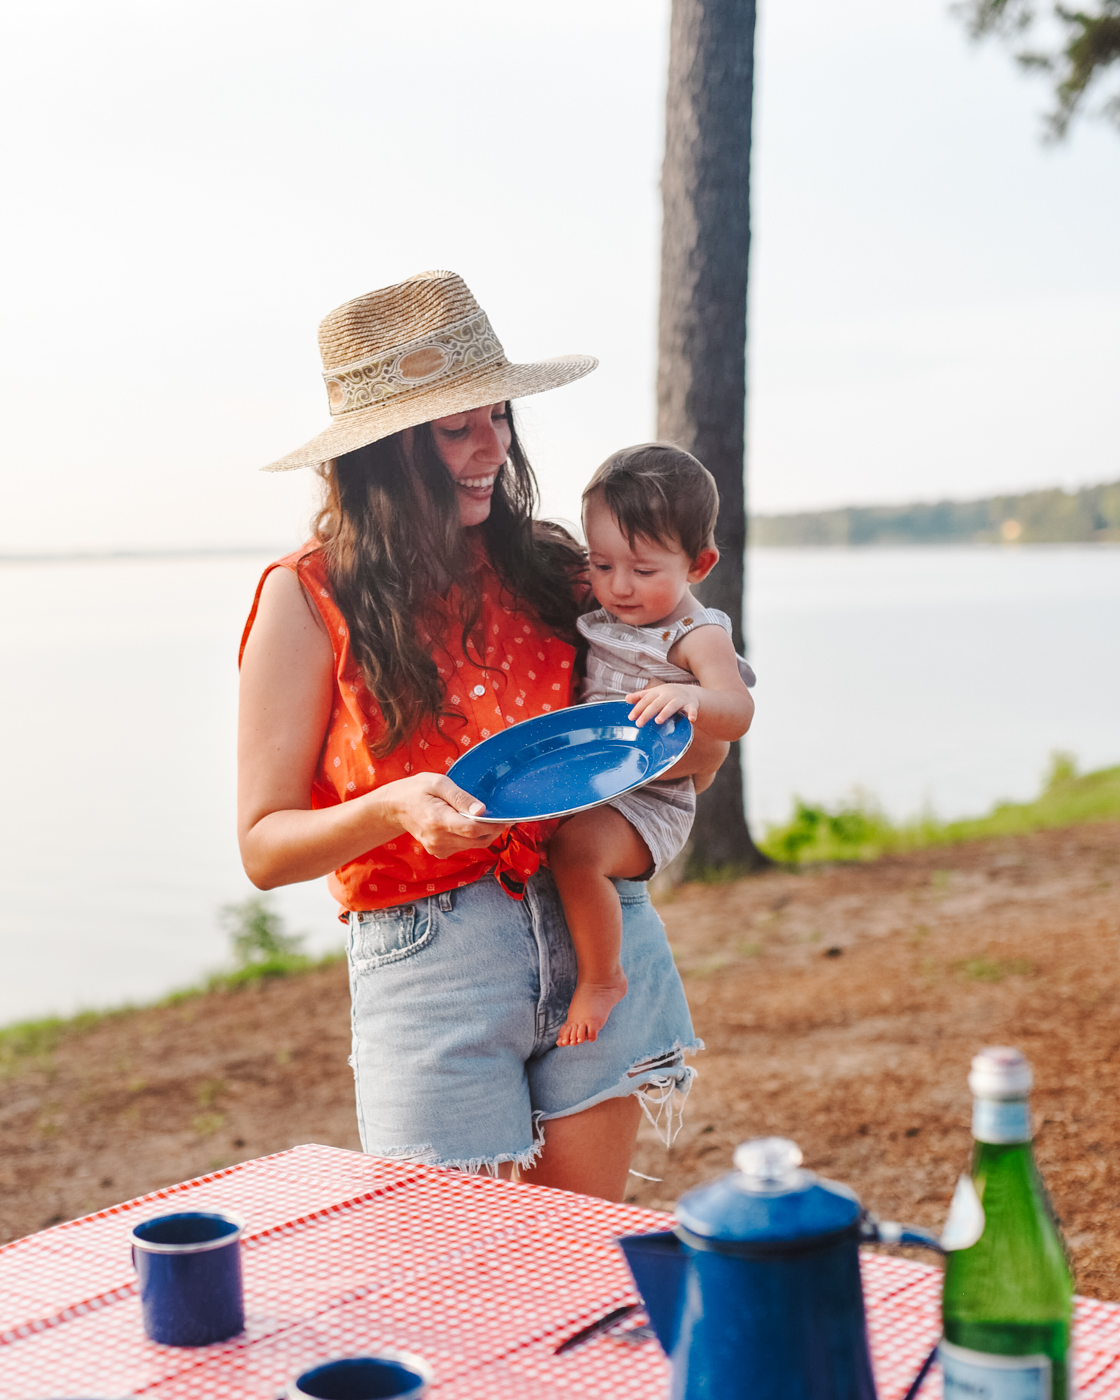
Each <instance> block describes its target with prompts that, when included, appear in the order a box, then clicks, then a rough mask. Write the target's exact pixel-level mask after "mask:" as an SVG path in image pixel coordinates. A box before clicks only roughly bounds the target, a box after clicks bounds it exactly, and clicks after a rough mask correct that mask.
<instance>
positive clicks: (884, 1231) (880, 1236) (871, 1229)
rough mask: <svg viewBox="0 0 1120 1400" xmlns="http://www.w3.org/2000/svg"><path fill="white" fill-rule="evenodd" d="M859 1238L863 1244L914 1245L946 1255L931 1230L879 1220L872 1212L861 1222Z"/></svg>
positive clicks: (866, 1214)
mask: <svg viewBox="0 0 1120 1400" xmlns="http://www.w3.org/2000/svg"><path fill="white" fill-rule="evenodd" d="M859 1237H860V1243H861V1244H913V1245H917V1246H919V1248H921V1249H932V1250H933V1252H934V1253H935V1254H944V1253H945V1250H944V1248H943V1247H942V1244H941V1241H940V1240H939V1239H938V1238H937V1236H936V1235H935V1234H932V1233H931V1232H930V1231H929V1230H923V1229H922V1228H921V1226H920V1225H900V1224H899V1223H898V1221H897V1220H879V1219H878V1218H877V1217H876V1216H874V1215H872V1214H871V1212H870V1211H864V1213H863V1217H862V1219H861V1220H860V1227H859Z"/></svg>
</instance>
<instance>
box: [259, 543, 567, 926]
mask: <svg viewBox="0 0 1120 1400" xmlns="http://www.w3.org/2000/svg"><path fill="white" fill-rule="evenodd" d="M277 568H281V569H290V570H291V571H292V573H294V574H295V575H296V576H297V578H298V579H299V581H300V582H301V583H302V584H303V587H304V590H305V592H306V594H307V596H308V597H309V598H310V599H311V601H312V602H313V603H314V604H315V606H316V608H317V609H318V610H319V615H320V616H321V617H322V619H323V622H324V624H325V626H326V629H327V633H328V635H329V636H330V639H331V647H332V649H333V651H334V703H333V705H332V706H331V718H330V723H329V724H328V726H327V733H326V736H325V738H324V741H323V749H322V753H321V754H320V756H319V765H318V768H317V770H316V773H315V777H314V780H313V782H312V785H311V806H312V807H313V808H315V809H318V808H320V807H333V806H335V805H336V804H337V803H339V802H347V801H349V800H350V799H352V798H355V797H361V795H362V794H363V793H366V792H370V791H371V790H372V789H374V788H378V787H381V786H382V785H383V784H385V783H391V782H393V781H395V780H396V779H398V778H405V777H408V775H409V774H411V773H424V772H427V773H445V772H446V771H447V769H448V768H450V767H451V765H452V764H453V763H454V762H455V760H456V758H458V757H459V755H460V754H462V753H464V752H465V751H466V750H467V749H468V748H469V747H470V746H471V745H472V744H477V743H480V742H481V741H482V740H483V739H486V738H489V736H490V735H491V734H496V733H497V732H498V731H499V730H502V729H508V728H509V727H510V726H511V725H513V724H517V723H518V721H520V720H523V719H528V718H529V717H530V716H531V715H540V714H546V713H547V712H548V711H549V710H557V709H561V708H562V707H564V706H566V705H570V704H571V703H572V672H573V665H574V661H575V655H576V653H575V648H574V647H571V646H569V645H568V644H567V643H566V642H562V641H560V640H559V638H557V637H555V636H553V635H552V633H551V632H549V631H548V629H547V628H546V627H545V626H544V625H543V624H542V623H541V622H539V621H538V619H537V618H536V617H535V615H534V614H532V613H531V612H529V611H528V610H527V609H526V608H525V607H523V606H519V605H518V603H517V600H516V599H514V598H513V597H511V595H510V594H509V592H508V590H506V589H505V588H504V587H503V586H502V583H501V580H500V579H499V578H498V576H497V574H496V573H495V571H494V569H493V567H492V566H491V565H490V563H489V561H488V560H487V559H486V558H485V557H482V558H481V559H480V561H479V564H478V568H479V571H480V575H481V577H480V596H481V611H480V614H479V623H478V628H477V632H476V635H477V636H478V637H480V638H484V640H485V645H484V646H483V647H482V651H483V653H484V654H483V658H482V659H483V662H484V663H485V664H484V665H482V666H480V665H478V664H477V662H476V661H472V660H471V658H470V656H469V655H468V654H466V653H465V652H464V650H463V645H462V637H461V628H460V626H459V625H458V624H457V621H456V618H457V614H458V607H457V605H458V603H459V601H460V600H459V597H458V589H457V587H455V588H452V590H451V591H450V593H449V594H448V597H447V600H446V618H447V626H446V628H445V632H446V635H443V636H439V637H431V636H428V635H426V634H424V633H421V635H420V636H418V638H417V645H418V646H423V647H425V648H426V649H427V650H428V651H429V652H430V654H431V656H432V658H433V660H434V661H435V662H436V665H437V667H438V670H439V674H440V677H441V678H442V679H443V682H444V687H445V694H446V697H447V701H446V703H447V708H448V710H449V711H454V712H455V713H453V714H450V715H444V716H442V717H441V719H440V720H439V723H438V724H435V725H433V724H427V725H422V726H421V727H420V728H419V729H417V730H416V731H415V732H414V733H413V734H412V736H411V738H409V739H408V741H407V742H406V743H404V744H401V745H400V746H399V747H398V748H396V749H394V750H393V752H392V753H390V754H389V755H387V757H385V758H374V757H373V754H372V753H371V747H372V746H374V745H376V743H377V740H378V739H379V738H380V736H381V735H382V734H383V733H384V732H385V721H384V719H383V718H382V716H381V711H380V708H379V707H378V705H377V702H376V700H375V699H374V698H373V697H372V696H371V695H370V694H369V692H368V691H367V690H366V687H365V682H364V681H363V679H362V673H361V671H360V669H359V667H358V664H357V662H356V661H355V660H354V657H353V656H352V654H351V651H350V632H349V629H348V627H347V626H346V621H345V619H344V618H343V616H342V614H341V612H340V611H339V609H338V605H337V604H336V603H335V600H334V597H333V596H332V594H331V590H330V585H329V583H328V582H327V576H326V567H325V564H324V561H323V556H322V551H321V550H320V549H319V547H318V545H315V544H308V545H305V546H304V547H303V548H302V549H298V550H296V551H295V553H293V554H289V555H287V556H286V557H285V558H283V559H278V560H277V561H276V562H275V563H274V564H270V565H269V566H268V568H267V569H266V570H265V571H264V573H263V574H262V575H261V581H260V583H259V584H258V585H257V592H256V596H255V597H254V599H253V607H252V611H251V612H250V613H249V619H248V621H247V622H246V624H245V631H244V634H243V635H242V638H241V654H244V651H245V643H246V641H247V639H248V636H249V633H250V631H251V630H252V627H253V622H254V620H255V619H256V616H257V608H258V605H259V603H260V596H261V589H262V587H263V586H264V581H265V579H266V578H267V577H268V575H269V574H270V573H271V572H272V570H273V569H277ZM471 651H472V652H475V655H476V656H477V655H478V653H477V651H475V648H474V646H473V645H472V647H471ZM238 659H239V661H240V655H239V658H238ZM556 825H557V823H556V822H532V823H521V824H520V825H518V826H515V827H513V828H512V829H511V831H510V832H509V834H508V836H507V837H504V838H502V839H500V840H499V841H496V842H495V843H494V844H493V845H492V846H491V847H489V848H488V849H481V848H480V849H477V850H470V851H461V852H460V853H459V854H458V855H454V856H449V857H447V858H446V859H445V860H437V859H436V857H435V856H430V855H428V853H427V852H426V851H425V850H424V848H423V846H421V845H420V843H419V842H418V841H416V840H415V839H414V838H413V837H412V836H411V835H409V833H408V832H404V833H403V834H402V835H400V836H398V837H396V839H395V840H393V841H387V842H385V844H384V845H382V846H377V847H376V848H375V849H374V850H372V851H367V852H366V853H365V855H362V856H359V857H358V858H357V859H356V860H351V861H347V863H346V864H345V865H343V866H341V867H340V868H339V869H338V870H336V871H335V872H334V874H333V875H331V876H329V877H328V880H327V883H328V885H329V886H330V890H331V893H332V894H333V895H334V897H335V898H336V899H337V900H338V902H339V903H340V904H341V905H342V907H343V909H345V910H351V909H353V910H366V909H385V908H389V907H390V906H392V905H394V904H407V903H408V902H409V901H410V900H413V899H421V898H423V897H424V896H426V895H429V894H440V893H442V892H443V891H444V890H450V889H455V888H457V887H459V886H462V885H469V884H471V883H472V882H473V881H475V880H478V879H480V878H481V877H482V876H483V875H485V874H487V873H488V872H490V871H493V872H494V873H495V874H496V875H497V877H498V879H499V880H500V882H501V884H502V886H503V888H504V889H505V890H506V892H507V893H508V894H510V895H512V896H513V897H514V898H520V897H521V894H522V893H523V891H524V883H525V881H526V880H527V879H528V878H529V876H530V875H532V874H533V872H534V871H535V870H536V869H537V867H538V865H539V864H540V862H541V855H542V851H543V847H544V843H545V842H546V841H547V839H548V837H549V836H551V834H552V832H553V831H554V830H555V828H556Z"/></svg>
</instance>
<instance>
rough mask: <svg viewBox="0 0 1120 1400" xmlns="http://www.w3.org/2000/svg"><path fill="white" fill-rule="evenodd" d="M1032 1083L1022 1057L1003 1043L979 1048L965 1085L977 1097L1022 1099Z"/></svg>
mask: <svg viewBox="0 0 1120 1400" xmlns="http://www.w3.org/2000/svg"><path fill="white" fill-rule="evenodd" d="M1033 1083H1034V1076H1033V1075H1032V1074H1031V1067H1030V1064H1029V1063H1028V1061H1027V1058H1026V1056H1025V1055H1024V1054H1023V1053H1022V1052H1021V1051H1019V1050H1013V1049H1011V1047H1010V1046H1007V1045H992V1046H989V1047H988V1049H987V1050H981V1051H980V1053H979V1055H977V1056H976V1057H975V1059H974V1060H973V1061H972V1073H971V1074H970V1075H969V1076H968V1087H969V1088H970V1089H971V1090H972V1093H973V1095H974V1097H976V1098H978V1099H1025V1098H1026V1097H1027V1095H1028V1094H1029V1093H1030V1091H1031V1085H1032V1084H1033Z"/></svg>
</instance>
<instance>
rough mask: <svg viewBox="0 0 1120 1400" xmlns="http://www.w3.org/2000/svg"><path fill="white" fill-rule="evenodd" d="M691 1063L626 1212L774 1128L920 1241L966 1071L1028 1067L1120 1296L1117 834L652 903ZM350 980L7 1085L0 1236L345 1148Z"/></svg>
mask: <svg viewBox="0 0 1120 1400" xmlns="http://www.w3.org/2000/svg"><path fill="white" fill-rule="evenodd" d="M661 910H662V914H663V917H664V919H665V923H666V927H667V928H668V931H669V936H670V939H671V941H672V943H673V947H674V950H675V951H676V954H677V958H678V962H679V964H680V967H681V971H682V973H683V974H684V976H685V981H686V986H687V988H688V994H689V999H690V1001H691V1003H692V1007H693V1014H694V1017H695V1021H696V1026H697V1030H698V1032H699V1034H700V1035H701V1036H702V1037H703V1039H704V1040H705V1041H706V1043H707V1046H708V1049H707V1050H706V1051H705V1052H704V1053H702V1054H701V1055H700V1056H698V1058H697V1065H698V1068H699V1069H700V1077H699V1079H698V1081H697V1083H696V1086H695V1088H694V1090H693V1095H692V1098H691V1100H690V1102H689V1106H688V1109H687V1112H686V1117H685V1125H684V1128H683V1130H682V1131H681V1133H680V1135H679V1137H678V1138H677V1140H676V1142H675V1144H674V1145H673V1147H672V1148H671V1149H670V1150H669V1151H668V1152H666V1151H665V1150H664V1149H663V1148H662V1147H661V1146H660V1145H659V1144H658V1143H657V1141H656V1139H655V1138H654V1136H653V1134H652V1132H651V1131H649V1130H648V1129H643V1133H642V1137H641V1139H640V1145H639V1151H638V1155H637V1157H636V1159H635V1163H634V1165H635V1167H636V1168H637V1169H638V1170H639V1171H642V1172H644V1173H646V1174H647V1175H648V1176H655V1177H660V1178H661V1180H660V1181H659V1182H646V1181H640V1180H638V1179H637V1178H633V1180H634V1182H635V1190H634V1191H633V1194H632V1196H631V1197H630V1199H632V1200H634V1201H637V1202H640V1203H642V1204H646V1205H654V1206H665V1207H667V1206H670V1205H671V1204H672V1202H673V1201H674V1199H675V1198H676V1197H677V1196H678V1195H679V1194H680V1193H681V1191H683V1190H684V1189H686V1188H687V1187H689V1186H691V1185H693V1184H694V1183H696V1182H698V1181H701V1180H704V1179H706V1178H709V1177H711V1176H713V1175H715V1174H716V1173H718V1172H720V1171H722V1170H725V1169H727V1167H728V1166H729V1165H730V1155H731V1150H732V1148H733V1147H734V1145H735V1143H736V1142H738V1141H740V1140H741V1139H743V1138H745V1137H752V1136H757V1135H760V1134H768V1133H781V1134H785V1135H788V1136H790V1137H793V1138H795V1139H796V1140H797V1141H798V1142H799V1143H800V1144H801V1146H802V1148H803V1150H804V1153H805V1160H806V1163H807V1165H809V1166H811V1167H813V1168H814V1169H816V1170H818V1171H820V1172H822V1173H823V1174H825V1175H827V1176H831V1177H834V1178H836V1179H838V1180H841V1181H846V1182H848V1183H849V1184H850V1185H852V1186H854V1187H855V1188H856V1190H858V1191H859V1193H860V1195H861V1197H862V1198H863V1200H864V1202H865V1203H866V1204H867V1205H868V1206H870V1207H871V1208H872V1209H873V1210H875V1211H876V1212H877V1213H878V1214H879V1215H880V1216H882V1217H884V1218H891V1219H900V1220H908V1221H912V1222H915V1223H918V1224H925V1225H938V1224H939V1223H940V1222H941V1221H942V1219H943V1218H944V1215H945V1211H946V1208H947V1205H948V1201H949V1198H950V1196H951V1194H952V1189H953V1184H954V1182H955V1180H956V1177H957V1175H958V1173H959V1172H960V1171H961V1170H962V1169H963V1167H964V1166H965V1164H966V1162H967V1159H968V1153H969V1141H970V1139H969V1131H968V1123H969V1104H970V1100H969V1095H968V1089H967V1086H966V1083H965V1078H966V1075H967V1072H968V1065H969V1060H970V1057H971V1056H972V1054H973V1053H974V1052H975V1051H976V1050H977V1049H978V1048H980V1047H981V1046H983V1045H986V1044H1014V1045H1018V1046H1020V1047H1021V1048H1022V1049H1023V1050H1024V1051H1026V1053H1027V1054H1028V1055H1029V1056H1030V1057H1031V1059H1032V1061H1033V1063H1034V1066H1035V1074H1036V1080H1037V1087H1036V1092H1035V1095H1034V1108H1035V1117H1036V1124H1037V1127H1038V1143H1037V1150H1038V1157H1039V1161H1040V1164H1041V1166H1042V1169H1043V1172H1044V1174H1045V1176H1046V1179H1047V1183H1048V1185H1049V1187H1050V1191H1051V1194H1052V1196H1053V1198H1054V1202H1055V1205H1056V1208H1057V1211H1058V1213H1059V1215H1060V1217H1061V1219H1062V1222H1063V1228H1064V1230H1065V1233H1066V1238H1067V1240H1068V1243H1069V1245H1070V1248H1071V1251H1072V1254H1073V1257H1074V1260H1075V1264H1076V1269H1077V1282H1078V1287H1079V1288H1080V1290H1081V1291H1082V1292H1085V1293H1088V1294H1090V1295H1093V1296H1096V1297H1104V1298H1114V1299H1120V1103H1118V1097H1117V1089H1118V1086H1120V995H1118V994H1120V958H1118V954H1120V823H1118V822H1108V823H1100V824H1098V825H1093V826H1083V827H1076V828H1071V829H1069V830H1065V831H1051V832H1043V833H1038V834H1035V835H1032V836H1027V837H1015V838H1004V839H999V840H992V841H984V842H976V843H973V844H969V845H963V846H958V847H952V848H943V849H938V850H932V851H922V852H917V853H914V854H910V855H906V856H901V857H894V858H889V859H884V860H881V861H878V862H876V863H875V864H872V865H864V866H845V867H831V868H827V869H819V870H814V871H811V872H807V873H800V874H795V873H789V872H785V871H780V872H774V873H770V874H767V875H764V876H761V877H756V878H755V879H752V880H745V881H741V882H738V883H735V884H728V885H716V886H707V887H705V886H685V887H683V888H682V889H680V890H679V891H677V892H676V893H675V895H673V896H672V897H670V898H668V899H663V900H662V901H661ZM348 1042H349V1016H348V1006H347V988H346V977H345V971H344V969H343V967H342V966H340V965H339V966H333V967H329V968H326V969H323V970H321V971H318V972H315V973H312V974H309V975H307V976H304V977H297V978H291V979H286V980H281V981H276V982H273V983H271V984H268V985H264V986H260V987H257V988H255V989H250V990H247V991H244V992H240V993H215V994H211V995H209V996H206V997H200V998H197V999H195V1000H192V1001H189V1002H186V1003H184V1004H181V1005H178V1006H172V1007H166V1008H162V1009H156V1010H150V1011H141V1012H137V1013H134V1014H131V1015H128V1016H122V1017H117V1018H112V1019H110V1020H107V1021H105V1022H103V1023H101V1024H99V1025H98V1026H96V1027H95V1028H93V1029H92V1030H90V1031H88V1032H86V1033H84V1034H82V1035H78V1036H74V1037H71V1038H69V1039H67V1040H66V1041H64V1042H63V1043H62V1045H61V1046H60V1047H59V1049H58V1050H57V1051H56V1052H55V1053H54V1055H53V1056H51V1057H50V1058H49V1059H46V1060H43V1061H40V1062H35V1063H24V1064H23V1065H22V1066H21V1067H20V1068H19V1070H18V1071H17V1072H16V1073H15V1074H12V1075H10V1076H9V1077H8V1078H7V1079H5V1080H3V1081H2V1082H0V1240H6V1239H12V1238H14V1237H16V1236H18V1235H22V1234H27V1233H29V1232H30V1231H33V1230H37V1229H40V1228H42V1227H43V1226H45V1225H50V1224H53V1223H55V1222H57V1221H60V1220H64V1219H68V1218H70V1217H72V1216H74V1215H78V1214H81V1213H84V1212H86V1211H89V1210H93V1209H96V1208H99V1207H101V1206H104V1205H107V1204H111V1203H113V1202H115V1201H120V1200H124V1199H127V1198H128V1197H130V1196H134V1195H138V1194H140V1193H141V1192H144V1191H147V1190H151V1189H153V1188H154V1187H157V1186H160V1185H164V1184H167V1183H169V1182H173V1181H178V1180H182V1179H184V1178H187V1177H190V1176H194V1175H197V1174H199V1173H201V1172H204V1171H207V1170H211V1169H213V1168H215V1167H217V1166H219V1165H226V1164H228V1163H230V1162H234V1161H238V1160H241V1159H242V1158H246V1157H255V1156H260V1155H261V1154H263V1153H266V1152H274V1151H278V1150H279V1149H281V1148H284V1147H288V1146H290V1145H292V1144H294V1143H299V1142H308V1141H314V1142H324V1143H333V1144H336V1145H338V1146H342V1147H352V1148H356V1147H357V1146H358V1142H357V1137H356V1133H355V1129H354V1122H353V1099H352V1094H353V1089H352V1080H351V1076H350V1070H349V1068H348V1067H347V1064H346V1055H347V1053H348V1049H349V1044H348Z"/></svg>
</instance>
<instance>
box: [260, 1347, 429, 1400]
mask: <svg viewBox="0 0 1120 1400" xmlns="http://www.w3.org/2000/svg"><path fill="white" fill-rule="evenodd" d="M431 1382H432V1368H431V1367H430V1366H429V1365H428V1363H427V1362H426V1361H423V1360H421V1358H420V1357H419V1356H412V1355H411V1354H410V1353H409V1352H406V1351H379V1352H377V1353H376V1354H375V1355H373V1356H343V1357H340V1358H339V1359H338V1360H337V1361H325V1362H323V1364H322V1365H320V1366H313V1367H312V1368H311V1370H310V1371H304V1373H303V1374H302V1375H301V1376H296V1378H295V1379H294V1380H293V1381H290V1382H289V1384H288V1391H287V1394H288V1400H421V1397H423V1396H425V1395H427V1393H428V1386H429V1385H430V1384H431Z"/></svg>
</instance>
